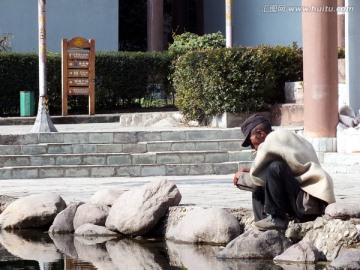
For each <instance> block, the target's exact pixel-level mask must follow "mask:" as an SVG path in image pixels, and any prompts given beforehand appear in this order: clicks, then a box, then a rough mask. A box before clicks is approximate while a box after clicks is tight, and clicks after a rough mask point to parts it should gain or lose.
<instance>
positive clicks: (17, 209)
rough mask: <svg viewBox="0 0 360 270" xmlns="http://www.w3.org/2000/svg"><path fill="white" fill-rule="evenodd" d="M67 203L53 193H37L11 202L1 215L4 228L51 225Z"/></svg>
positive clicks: (0, 222)
mask: <svg viewBox="0 0 360 270" xmlns="http://www.w3.org/2000/svg"><path fill="white" fill-rule="evenodd" d="M65 207H66V203H65V201H64V200H63V199H62V198H61V197H60V196H59V195H55V194H52V193H44V194H36V195H30V196H26V197H23V198H20V199H18V200H16V201H14V202H13V203H11V204H10V205H9V206H8V207H7V208H6V209H5V210H4V212H2V214H1V215H0V227H1V228H3V229H29V228H39V227H43V226H48V225H50V224H51V223H52V222H53V221H54V219H55V217H56V215H57V214H58V213H59V212H60V211H62V210H63V209H65Z"/></svg>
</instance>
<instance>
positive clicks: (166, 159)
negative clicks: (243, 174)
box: [0, 151, 253, 167]
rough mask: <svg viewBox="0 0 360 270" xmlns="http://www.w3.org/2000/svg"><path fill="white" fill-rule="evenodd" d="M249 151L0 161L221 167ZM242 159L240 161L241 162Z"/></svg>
mask: <svg viewBox="0 0 360 270" xmlns="http://www.w3.org/2000/svg"><path fill="white" fill-rule="evenodd" d="M252 157H253V155H252V154H251V152H250V151H248V152H244V153H241V151H229V152H228V151H172V152H147V153H131V154H129V153H97V154H44V155H35V156H34V155H8V156H2V157H0V167H15V166H16V167H19V166H62V165H129V166H130V165H141V164H158V165H161V164H183V163H185V164H189V163H198V164H200V163H212V162H215V163H221V162H228V161H239V160H241V161H242V160H244V159H245V160H246V161H249V160H251V159H252ZM239 158H240V159H239Z"/></svg>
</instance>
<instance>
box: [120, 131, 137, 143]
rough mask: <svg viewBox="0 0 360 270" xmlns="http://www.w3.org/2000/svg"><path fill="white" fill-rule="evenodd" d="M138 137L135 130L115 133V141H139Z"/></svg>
mask: <svg viewBox="0 0 360 270" xmlns="http://www.w3.org/2000/svg"><path fill="white" fill-rule="evenodd" d="M137 142H138V138H137V136H136V133H135V132H116V133H114V143H137Z"/></svg>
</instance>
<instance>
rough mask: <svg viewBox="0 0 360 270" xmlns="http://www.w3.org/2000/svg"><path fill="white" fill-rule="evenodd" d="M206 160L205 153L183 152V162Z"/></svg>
mask: <svg viewBox="0 0 360 270" xmlns="http://www.w3.org/2000/svg"><path fill="white" fill-rule="evenodd" d="M202 162H205V155H204V153H183V154H181V163H202Z"/></svg>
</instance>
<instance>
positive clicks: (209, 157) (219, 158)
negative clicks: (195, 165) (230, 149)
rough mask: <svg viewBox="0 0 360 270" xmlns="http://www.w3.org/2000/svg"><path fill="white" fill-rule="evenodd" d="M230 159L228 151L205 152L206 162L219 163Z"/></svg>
mask: <svg viewBox="0 0 360 270" xmlns="http://www.w3.org/2000/svg"><path fill="white" fill-rule="evenodd" d="M228 160H229V154H228V153H221V152H219V153H205V162H206V163H211V162H212V163H219V162H225V161H228Z"/></svg>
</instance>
